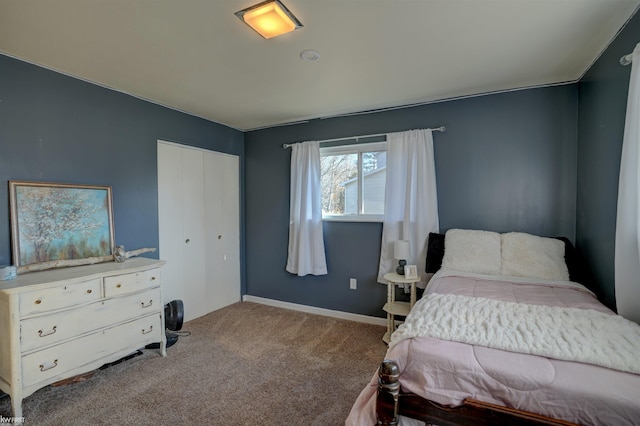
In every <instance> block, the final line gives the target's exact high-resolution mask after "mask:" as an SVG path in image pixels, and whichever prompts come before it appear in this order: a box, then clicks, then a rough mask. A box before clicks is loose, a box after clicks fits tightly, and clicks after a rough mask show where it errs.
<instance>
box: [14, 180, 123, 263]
mask: <svg viewBox="0 0 640 426" xmlns="http://www.w3.org/2000/svg"><path fill="white" fill-rule="evenodd" d="M9 204H10V210H11V217H10V220H11V247H12V258H13V263H14V265H15V266H16V267H17V271H18V273H19V274H20V273H24V272H31V271H38V270H43V269H51V268H58V267H65V266H76V265H86V264H92V263H100V262H107V261H112V260H113V254H114V249H115V238H114V229H113V202H112V190H111V186H100V185H76V184H64V183H43V182H28V181H9Z"/></svg>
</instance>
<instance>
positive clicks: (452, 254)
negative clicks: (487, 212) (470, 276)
mask: <svg viewBox="0 0 640 426" xmlns="http://www.w3.org/2000/svg"><path fill="white" fill-rule="evenodd" d="M500 245H501V242H500V234H498V233H497V232H490V231H474V230H468V229H450V230H448V231H447V233H446V234H445V236H444V256H443V258H442V267H443V268H447V269H454V270H456V271H463V272H471V273H475V274H485V275H500V272H501V270H502V255H501V253H500Z"/></svg>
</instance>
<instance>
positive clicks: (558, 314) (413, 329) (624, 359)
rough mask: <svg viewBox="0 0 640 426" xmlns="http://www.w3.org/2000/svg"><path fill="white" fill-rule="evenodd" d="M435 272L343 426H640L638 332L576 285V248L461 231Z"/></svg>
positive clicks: (436, 246)
mask: <svg viewBox="0 0 640 426" xmlns="http://www.w3.org/2000/svg"><path fill="white" fill-rule="evenodd" d="M438 252H443V253H440V254H439V253H438ZM440 256H441V257H440ZM430 265H431V266H430ZM434 265H435V267H434ZM430 268H431V269H432V270H435V269H437V272H436V273H435V275H434V276H433V277H432V278H431V280H430V282H429V285H428V286H427V288H426V289H425V292H424V294H423V296H422V297H421V299H420V300H419V301H418V302H417V303H416V304H415V306H414V307H413V309H412V310H411V312H410V313H409V315H408V316H407V318H406V321H405V322H404V324H402V325H400V326H399V327H398V328H397V330H396V331H395V332H394V333H393V334H392V336H391V341H390V343H389V349H388V352H387V354H386V357H385V360H384V362H383V363H382V364H381V366H380V368H379V370H378V372H377V373H376V374H375V375H374V376H373V377H372V379H371V382H370V383H369V384H368V385H367V386H366V387H365V389H363V391H362V392H361V394H360V395H359V397H358V399H357V400H356V402H355V404H354V406H353V408H352V410H351V412H350V414H349V417H348V418H347V420H346V425H348V426H353V425H373V424H376V423H377V424H381V425H394V424H403V425H418V424H424V423H422V421H424V422H426V423H427V424H440V425H457V424H474V425H475V424H523V425H524V424H555V425H567V424H593V425H633V424H640V326H638V325H637V324H635V323H633V322H631V321H628V320H626V319H624V318H622V317H620V316H618V315H616V314H615V313H614V312H612V311H611V310H609V309H608V308H606V307H605V306H604V305H602V304H601V303H600V302H598V300H597V298H596V297H595V295H594V294H593V293H592V292H591V291H589V290H588V289H587V288H586V287H585V286H584V285H582V284H580V282H579V281H584V280H585V278H584V277H586V275H585V274H583V273H582V272H584V269H580V267H579V266H578V265H577V264H576V257H575V252H574V249H573V246H571V244H570V242H569V241H568V240H566V239H556V238H542V237H538V236H534V235H530V234H524V233H505V234H498V233H493V232H488V231H476V230H459V229H454V230H450V231H448V232H447V233H446V234H445V235H444V236H443V235H438V234H432V235H430V237H429V249H428V258H427V272H429V269H430ZM414 419H418V420H420V421H417V420H414Z"/></svg>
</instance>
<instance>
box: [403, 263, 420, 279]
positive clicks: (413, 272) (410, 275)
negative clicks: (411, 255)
mask: <svg viewBox="0 0 640 426" xmlns="http://www.w3.org/2000/svg"><path fill="white" fill-rule="evenodd" d="M404 277H405V278H406V279H409V280H417V279H418V266H417V265H405V267H404Z"/></svg>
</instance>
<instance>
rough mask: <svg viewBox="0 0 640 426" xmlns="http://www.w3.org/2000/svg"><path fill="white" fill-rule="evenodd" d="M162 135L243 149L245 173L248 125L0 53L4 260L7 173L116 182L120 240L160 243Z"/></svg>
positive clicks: (5, 257)
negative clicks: (181, 109) (218, 120)
mask: <svg viewBox="0 0 640 426" xmlns="http://www.w3.org/2000/svg"><path fill="white" fill-rule="evenodd" d="M157 139H163V140H168V141H175V142H179V143H183V144H187V145H192V146H197V147H200V148H207V149H212V150H216V151H221V152H225V153H229V154H235V155H239V156H240V167H241V176H244V168H243V166H244V161H243V159H244V134H243V133H242V132H239V131H237V130H234V129H231V128H229V127H226V126H222V125H219V124H216V123H212V122H210V121H207V120H203V119H200V118H196V117H193V116H191V115H188V114H183V113H180V112H177V111H174V110H171V109H168V108H165V107H162V106H159V105H156V104H152V103H149V102H145V101H143V100H140V99H137V98H134V97H132V96H128V95H125V94H122V93H119V92H116V91H113V90H108V89H105V88H102V87H99V86H96V85H94V84H90V83H86V82H83V81H81V80H78V79H74V78H71V77H67V76H64V75H62V74H59V73H56V72H52V71H48V70H46V69H43V68H40V67H37V66H34V65H31V64H28V63H25V62H22V61H18V60H15V59H12V58H10V57H7V56H3V55H0V265H6V264H10V263H11V248H10V232H9V230H10V222H9V206H8V184H7V181H8V180H31V181H44V182H60V183H82V184H96V185H111V186H112V188H113V205H114V222H115V225H114V226H115V236H116V242H117V243H118V244H123V245H124V246H125V247H126V248H130V249H134V248H140V247H158V183H157V152H156V142H157ZM241 188H243V182H241ZM241 191H242V189H241ZM241 208H242V206H241ZM242 237H243V235H242ZM152 256H154V257H158V252H156V253H154V254H153V255H152ZM160 256H162V254H161V253H160Z"/></svg>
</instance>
